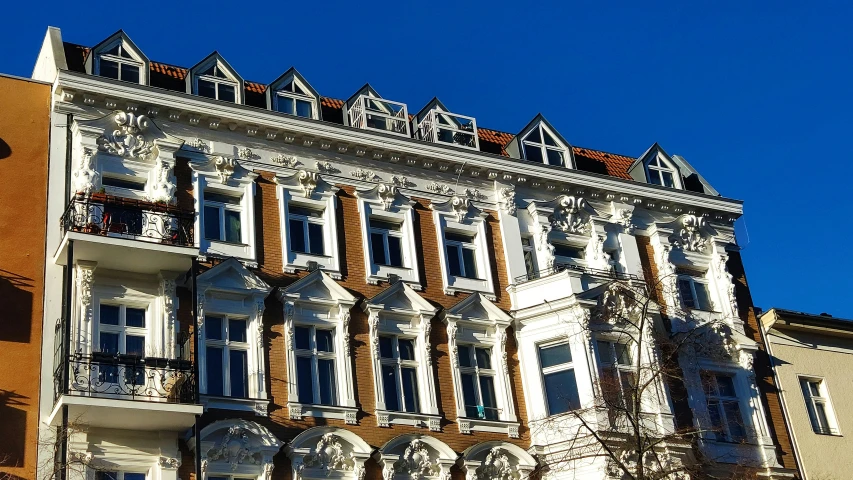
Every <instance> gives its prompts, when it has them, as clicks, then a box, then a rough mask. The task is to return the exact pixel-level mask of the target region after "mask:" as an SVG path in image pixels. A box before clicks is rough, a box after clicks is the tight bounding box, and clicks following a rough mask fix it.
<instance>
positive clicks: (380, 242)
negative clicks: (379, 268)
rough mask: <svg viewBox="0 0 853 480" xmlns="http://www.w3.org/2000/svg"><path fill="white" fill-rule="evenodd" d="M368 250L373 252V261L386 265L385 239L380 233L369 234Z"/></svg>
mask: <svg viewBox="0 0 853 480" xmlns="http://www.w3.org/2000/svg"><path fill="white" fill-rule="evenodd" d="M370 252H371V253H372V254H373V263H376V264H378V265H386V264H387V263H386V260H385V240H384V239H383V237H382V234H380V233H371V234H370Z"/></svg>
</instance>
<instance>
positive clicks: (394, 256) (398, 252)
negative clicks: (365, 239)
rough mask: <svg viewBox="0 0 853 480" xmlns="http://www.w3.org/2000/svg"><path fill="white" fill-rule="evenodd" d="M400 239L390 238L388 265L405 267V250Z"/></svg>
mask: <svg viewBox="0 0 853 480" xmlns="http://www.w3.org/2000/svg"><path fill="white" fill-rule="evenodd" d="M400 242H401V240H400V238H398V237H390V236H389V237H388V265H391V266H392V267H402V266H403V248H402V245H401V243H400Z"/></svg>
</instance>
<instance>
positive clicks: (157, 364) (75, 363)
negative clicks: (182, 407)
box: [54, 353, 198, 403]
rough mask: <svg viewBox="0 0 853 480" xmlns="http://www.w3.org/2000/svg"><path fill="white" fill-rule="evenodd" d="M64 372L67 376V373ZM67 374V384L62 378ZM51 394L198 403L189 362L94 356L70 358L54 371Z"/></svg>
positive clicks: (120, 356) (105, 354) (124, 356)
mask: <svg viewBox="0 0 853 480" xmlns="http://www.w3.org/2000/svg"><path fill="white" fill-rule="evenodd" d="M66 369H67V372H66ZM65 373H67V379H68V383H67V385H63V383H65V380H64V375H65ZM54 387H55V389H54V392H55V396H56V398H55V399H54V400H58V399H59V397H61V396H62V395H77V396H89V397H101V398H117V399H123V400H142V401H150V402H164V403H198V402H197V399H196V395H195V376H194V375H193V365H192V362H191V361H190V360H182V359H166V358H152V357H144V358H143V357H137V356H129V355H114V354H107V353H93V354H92V355H79V354H75V355H71V356H69V357H68V359H67V361H65V362H61V363H60V364H59V365H58V366H57V367H56V370H55V371H54Z"/></svg>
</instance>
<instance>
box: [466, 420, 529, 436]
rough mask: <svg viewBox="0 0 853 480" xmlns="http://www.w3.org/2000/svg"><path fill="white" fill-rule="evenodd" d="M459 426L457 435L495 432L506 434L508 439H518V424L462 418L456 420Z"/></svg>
mask: <svg viewBox="0 0 853 480" xmlns="http://www.w3.org/2000/svg"><path fill="white" fill-rule="evenodd" d="M456 423H458V424H459V433H462V434H471V433H472V432H496V433H506V434H507V436H509V438H519V435H518V427H519V425H520V424H519V423H518V422H507V421H503V420H484V419H482V418H467V417H465V418H463V417H459V418H458V419H456Z"/></svg>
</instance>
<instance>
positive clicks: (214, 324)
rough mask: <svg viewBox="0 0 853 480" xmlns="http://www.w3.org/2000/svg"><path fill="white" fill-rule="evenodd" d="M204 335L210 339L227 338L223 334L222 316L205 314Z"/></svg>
mask: <svg viewBox="0 0 853 480" xmlns="http://www.w3.org/2000/svg"><path fill="white" fill-rule="evenodd" d="M204 336H205V337H207V338H208V339H209V340H225V338H224V337H223V336H222V318H221V317H211V316H210V315H205V316H204Z"/></svg>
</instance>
